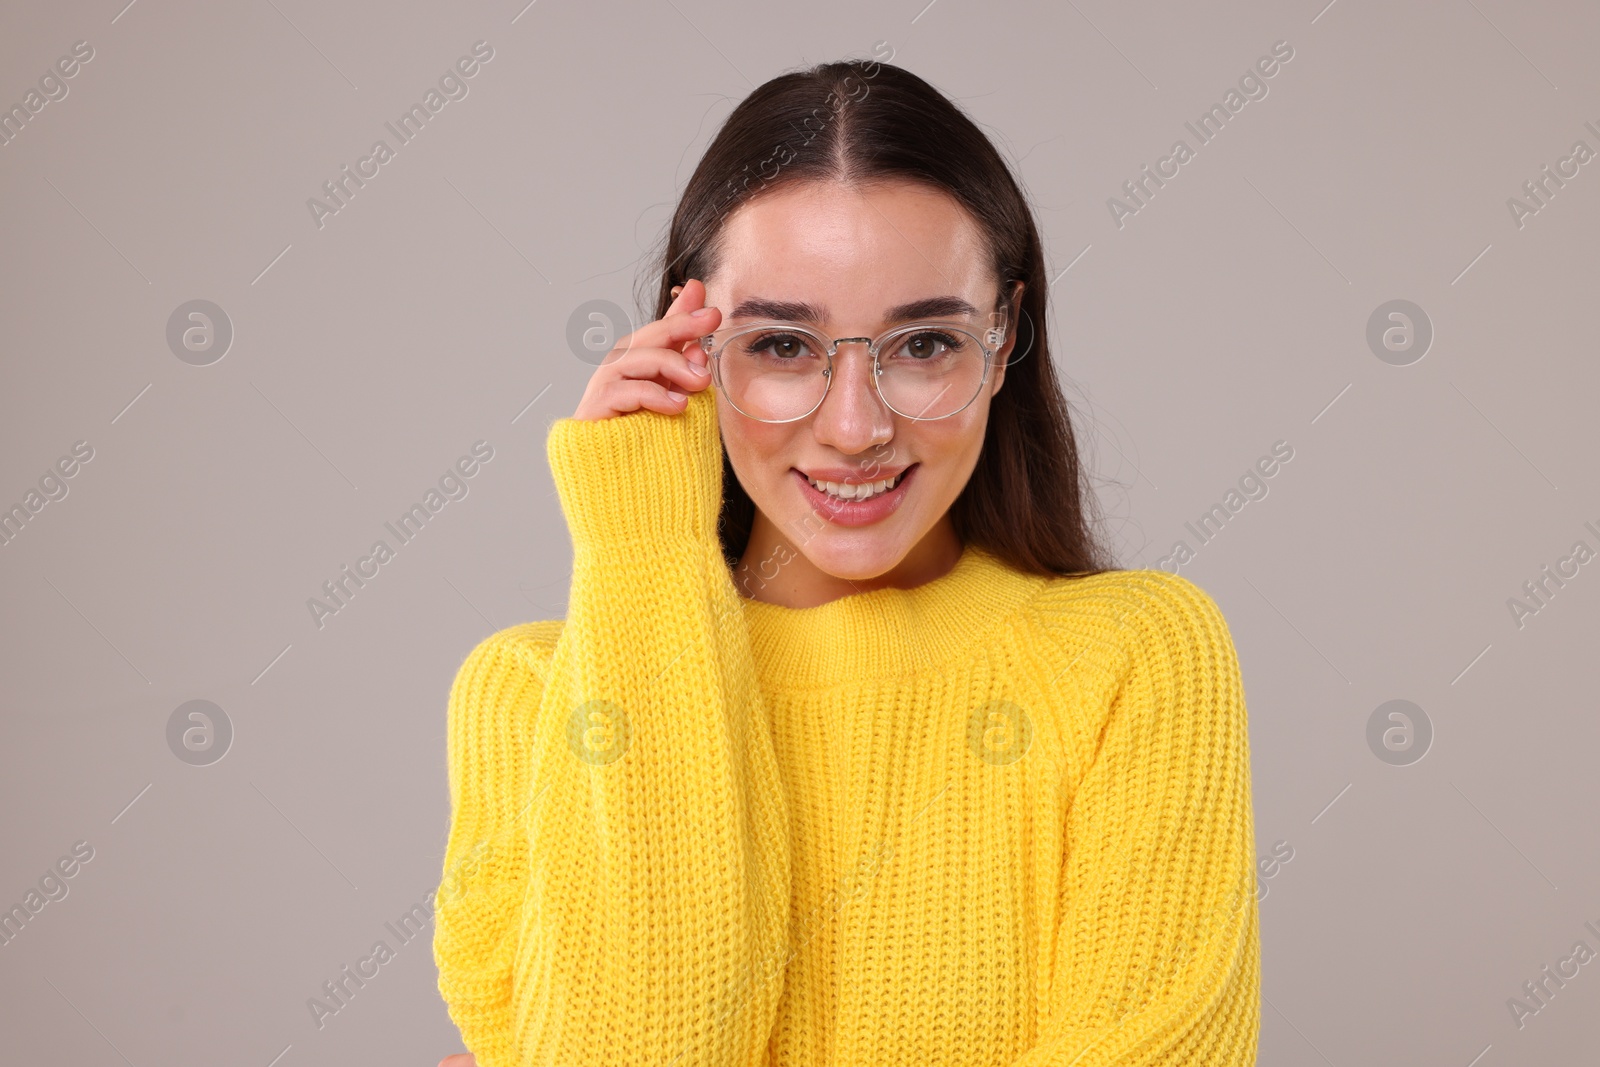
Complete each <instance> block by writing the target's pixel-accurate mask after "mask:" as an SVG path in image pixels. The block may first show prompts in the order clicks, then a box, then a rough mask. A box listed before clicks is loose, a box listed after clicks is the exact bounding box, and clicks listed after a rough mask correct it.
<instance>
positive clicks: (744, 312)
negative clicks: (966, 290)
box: [728, 296, 978, 325]
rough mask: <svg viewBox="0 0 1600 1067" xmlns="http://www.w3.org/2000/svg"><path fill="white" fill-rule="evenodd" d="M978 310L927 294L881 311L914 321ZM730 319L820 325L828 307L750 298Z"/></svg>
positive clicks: (893, 318) (885, 317) (888, 319)
mask: <svg viewBox="0 0 1600 1067" xmlns="http://www.w3.org/2000/svg"><path fill="white" fill-rule="evenodd" d="M977 313H978V309H977V308H975V307H973V306H972V305H971V304H970V303H968V302H967V301H966V300H963V299H962V298H961V297H959V296H930V297H924V298H923V299H921V300H913V301H911V302H910V303H907V304H901V305H899V306H897V307H892V308H890V309H889V310H888V311H886V312H884V315H883V321H884V322H886V323H896V322H915V321H916V320H918V319H941V318H965V317H966V316H968V315H976V314H977ZM728 317H729V318H730V319H747V318H754V319H780V320H782V321H784V322H806V323H810V324H812V325H820V324H821V323H823V322H826V321H827V320H828V309H827V308H824V307H820V306H818V305H816V304H812V303H809V302H806V301H803V300H802V301H795V300H767V299H765V298H763V297H754V296H753V297H750V298H748V299H745V300H741V301H739V303H738V305H737V306H735V307H734V309H733V313H732V314H730V315H729V316H728Z"/></svg>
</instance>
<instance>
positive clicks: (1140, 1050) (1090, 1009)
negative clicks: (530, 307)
mask: <svg viewBox="0 0 1600 1067" xmlns="http://www.w3.org/2000/svg"><path fill="white" fill-rule="evenodd" d="M714 404H715V398H714V396H713V395H712V390H709V389H707V390H704V391H701V392H698V393H692V394H690V397H689V404H688V408H687V410H686V412H685V413H684V414H682V415H662V414H659V413H656V412H651V411H638V412H633V413H629V414H626V415H622V416H618V417H613V418H610V419H604V420H599V421H580V420H575V419H570V418H566V419H559V420H557V421H555V422H554V423H553V424H552V426H551V428H550V432H549V436H548V440H547V452H548V456H549V460H550V465H551V470H552V472H553V475H554V479H555V484H556V488H557V491H558V493H559V495H560V500H561V506H562V509H563V511H564V513H565V515H566V520H567V524H568V529H569V532H570V534H571V537H572V543H573V571H572V583H571V589H570V594H569V599H568V611H567V617H566V619H565V620H564V621H563V620H552V621H543V622H528V623H523V624H520V625H516V626H512V627H509V628H507V629H504V630H501V631H500V632H498V633H495V634H493V635H492V636H490V637H488V638H485V639H483V640H482V641H481V643H479V644H478V645H477V646H476V647H475V648H473V649H472V651H471V653H470V654H469V655H468V656H467V657H466V659H465V662H464V663H463V664H462V665H461V668H460V670H459V672H458V674H457V676H456V678H455V681H454V684H453V685H452V687H451V690H450V695H449V706H448V719H447V721H448V767H449V791H450V801H451V805H452V821H451V825H450V832H449V838H448V842H447V845H446V850H445V856H444V878H443V880H442V881H441V884H440V888H439V890H438V893H437V898H436V901H435V924H436V925H435V930H434V941H433V947H434V959H435V962H436V964H437V966H438V970H439V982H438V985H439V991H440V993H441V994H442V996H443V997H444V1000H445V1002H446V1005H447V1007H448V1010H449V1012H450V1015H451V1018H452V1019H453V1020H454V1021H455V1023H456V1025H457V1026H458V1027H459V1029H460V1031H461V1035H462V1038H463V1040H464V1041H465V1044H466V1046H467V1048H468V1049H470V1050H472V1051H473V1052H474V1053H475V1054H476V1055H477V1060H478V1063H479V1065H480V1067H523V1065H534V1064H537V1065H561V1067H589V1065H600V1064H606V1065H618V1067H623V1065H626V1067H646V1065H660V1067H691V1065H715V1067H760V1065H765V1064H782V1065H795V1067H800V1065H804V1067H822V1065H825V1064H831V1065H841V1067H899V1065H908V1067H909V1065H916V1067H960V1065H977V1064H984V1065H1009V1067H1046V1065H1052V1067H1053V1065H1062V1067H1064V1065H1067V1064H1072V1065H1074V1067H1103V1065H1112V1064H1115V1065H1119V1067H1134V1065H1156V1064H1163V1065H1180V1064H1181V1065H1186V1067H1195V1065H1204V1067H1223V1065H1243V1064H1253V1063H1254V1062H1255V1054H1256V1035H1257V1027H1258V1023H1259V1017H1260V964H1259V946H1258V913H1257V907H1256V896H1255V891H1256V882H1255V877H1254V873H1255V872H1254V855H1253V853H1254V830H1253V823H1252V813H1251V800H1250V760H1249V746H1248V737H1247V731H1246V717H1245V704H1244V696H1243V687H1242V684H1241V680H1240V674H1239V667H1238V660H1237V658H1236V655H1235V651H1234V648H1233V644H1232V640H1231V637H1230V635H1229V632H1228V629H1227V626H1226V624H1225V622H1224V621H1223V618H1222V615H1221V614H1220V612H1219V611H1218V608H1217V605H1216V604H1215V603H1214V602H1213V601H1212V600H1211V599H1210V598H1209V597H1208V596H1207V594H1205V593H1204V592H1203V591H1201V590H1200V589H1199V588H1198V587H1197V586H1195V585H1194V584H1193V583H1191V582H1190V581H1188V580H1187V579H1184V578H1181V577H1178V576H1176V575H1171V574H1167V573H1165V572H1163V571H1156V570H1135V571H1116V572H1109V573H1104V574H1099V575H1092V576H1087V577H1084V576H1080V577H1074V578H1053V577H1041V576H1035V575H1029V574H1025V573H1022V572H1019V571H1016V570H1013V569H1012V568H1010V567H1008V566H1006V565H1005V564H1004V563H1003V562H1002V561H1000V560H999V559H998V558H997V557H995V556H993V555H991V554H990V553H988V552H987V551H985V550H983V549H981V548H980V547H978V546H976V545H972V544H969V545H967V547H966V548H965V549H964V550H963V553H962V555H961V556H960V560H959V562H958V563H957V564H956V566H955V569H954V570H952V571H950V572H949V573H947V574H945V575H943V576H942V577H939V578H937V579H935V580H933V581H931V582H928V583H925V584H924V585H921V586H918V587H916V588H913V589H892V588H889V589H875V590H870V591H867V592H863V593H858V594H854V595H851V596H846V597H843V598H841V599H838V600H834V601H832V602H830V603H826V604H822V605H819V606H816V607H810V608H799V609H796V608H786V607H782V606H779V605H775V604H769V603H765V602H761V601H756V600H751V599H747V598H745V597H742V596H741V595H740V594H739V592H738V591H737V590H736V589H735V587H734V584H733V580H732V575H731V573H730V571H729V568H728V566H727V564H726V562H725V561H724V560H723V557H722V555H721V550H720V547H719V544H718V540H717V537H716V522H717V516H718V510H719V506H720V500H721V478H722V466H721V448H720V442H719V438H718V434H717V428H716V411H715V407H714ZM767 573H768V574H770V573H771V571H770V568H769V570H768V572H767Z"/></svg>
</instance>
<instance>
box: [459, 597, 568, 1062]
mask: <svg viewBox="0 0 1600 1067" xmlns="http://www.w3.org/2000/svg"><path fill="white" fill-rule="evenodd" d="M560 626H561V623H560V621H559V620H556V621H555V622H538V623H525V624H523V625H521V626H516V627H512V628H511V629H509V630H502V631H500V632H499V633H496V634H494V635H493V636H490V637H487V638H485V639H484V640H483V641H481V642H480V643H479V644H478V646H477V647H476V648H474V649H473V650H472V651H471V652H470V653H469V654H468V655H467V657H466V659H465V660H464V661H463V662H462V664H461V667H460V669H459V670H458V671H457V672H456V678H455V682H454V683H453V684H452V685H451V687H450V699H449V704H448V713H447V716H446V729H445V735H446V745H447V752H448V756H447V760H446V762H447V766H448V770H449V782H450V811H451V818H450V833H449V838H448V840H447V841H446V844H445V854H444V875H443V877H442V878H441V879H440V882H439V888H438V889H437V891H436V892H435V894H434V902H433V903H434V916H433V918H434V925H433V958H434V963H435V965H436V966H437V968H438V972H439V980H438V986H439V993H440V995H441V996H442V997H443V998H444V1002H445V1006H446V1008H447V1009H448V1010H449V1013H450V1018H451V1019H452V1020H453V1021H454V1022H455V1024H456V1028H457V1029H458V1030H460V1031H461V1038H462V1041H463V1042H464V1043H465V1045H466V1047H467V1048H468V1049H469V1050H471V1051H472V1052H473V1053H474V1054H475V1055H476V1057H477V1061H478V1067H514V1065H515V1064H516V1062H517V1061H516V1059H515V1058H514V1057H513V1056H512V1051H511V1032H512V1026H511V988H512V978H511V973H512V961H513V959H514V957H515V954H516V949H517V942H518V934H519V931H518V919H519V914H520V907H521V904H522V898H523V893H524V891H525V887H526V884H527V876H526V875H527V868H528V841H527V835H526V833H525V832H524V829H523V826H524V822H525V818H526V816H527V812H528V809H529V806H530V803H531V801H532V799H533V797H534V796H535V795H537V794H536V793H535V792H530V790H532V789H533V785H532V782H531V781H530V778H529V775H528V773H527V763H526V761H525V760H524V759H523V758H522V756H523V754H524V753H525V752H526V750H527V742H528V738H529V735H530V733H531V726H532V723H533V717H534V713H535V712H536V711H537V709H538V705H539V700H540V696H541V694H542V693H543V691H544V675H543V670H542V662H543V661H544V660H547V659H548V653H549V650H550V646H551V645H552V644H553V642H554V639H555V634H556V633H558V632H559V630H560ZM541 650H542V652H543V655H542V656H541V654H540V653H541Z"/></svg>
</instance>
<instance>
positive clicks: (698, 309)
mask: <svg viewBox="0 0 1600 1067" xmlns="http://www.w3.org/2000/svg"><path fill="white" fill-rule="evenodd" d="M705 299H706V287H705V285H704V283H702V282H700V281H698V280H696V279H694V278H691V279H689V281H688V282H687V283H685V284H684V286H683V290H682V292H680V293H679V294H678V295H677V298H676V299H674V300H673V301H672V305H671V306H670V307H668V308H667V313H666V314H665V315H663V316H662V317H661V318H659V319H657V320H656V321H654V322H651V323H648V324H647V325H644V326H641V327H640V328H639V329H637V330H635V331H633V332H632V333H630V334H629V335H628V336H626V337H624V338H622V339H621V340H620V341H618V342H617V344H616V347H615V348H613V349H612V350H611V351H610V352H609V353H608V354H607V355H606V358H605V360H604V361H603V362H602V363H601V364H600V365H599V366H598V367H596V368H595V371H594V375H593V376H592V377H591V378H590V379H589V385H588V386H587V388H585V389H584V391H583V399H582V400H580V401H579V402H578V410H577V411H575V412H573V415H572V417H573V418H575V419H585V420H597V419H609V418H611V417H612V416H615V415H622V414H626V413H627V412H630V411H638V410H639V409H641V408H647V409H649V410H651V411H659V412H660V413H661V414H663V415H677V414H681V413H682V412H683V410H684V406H685V405H686V404H687V403H688V394H689V393H697V392H699V391H700V390H702V389H704V388H705V387H706V386H708V385H710V384H711V368H710V367H709V366H708V360H707V358H706V354H705V351H704V350H703V349H701V348H700V345H699V343H698V342H699V339H700V338H701V337H703V336H705V335H706V334H708V333H710V332H711V331H712V330H715V329H716V328H717V324H718V323H719V322H721V321H722V312H721V311H719V310H717V309H716V308H708V307H705V306H704V304H705ZM686 348H687V351H685V349H686ZM450 1067H459V1065H456V1064H451V1065H450Z"/></svg>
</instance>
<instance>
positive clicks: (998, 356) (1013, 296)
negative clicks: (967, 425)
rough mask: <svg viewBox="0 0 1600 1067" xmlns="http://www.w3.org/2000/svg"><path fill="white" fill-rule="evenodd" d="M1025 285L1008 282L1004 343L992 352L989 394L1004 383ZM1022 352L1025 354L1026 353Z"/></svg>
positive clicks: (1015, 337) (1018, 322) (1015, 338)
mask: <svg viewBox="0 0 1600 1067" xmlns="http://www.w3.org/2000/svg"><path fill="white" fill-rule="evenodd" d="M1026 287H1027V286H1026V284H1025V283H1023V282H1020V281H1015V282H1012V283H1011V284H1010V286H1009V287H1008V291H1007V293H1006V297H1005V301H1004V307H1005V309H1006V318H1005V322H1006V339H1005V343H1004V344H1002V345H1001V346H1000V348H999V350H998V351H996V352H995V354H994V369H993V371H992V373H993V374H994V388H993V389H991V390H989V395H990V396H993V395H994V394H995V393H998V392H999V391H1000V386H1001V385H1003V384H1005V380H1006V367H1007V366H1008V365H1010V363H1011V353H1012V352H1013V351H1015V350H1016V347H1017V327H1018V325H1019V324H1020V320H1021V318H1022V291H1023V290H1024V289H1025V288H1026ZM1023 354H1024V355H1026V354H1027V353H1023Z"/></svg>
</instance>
